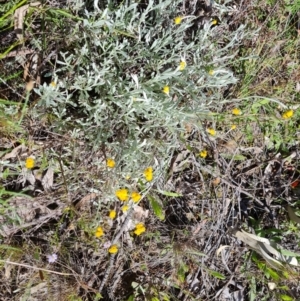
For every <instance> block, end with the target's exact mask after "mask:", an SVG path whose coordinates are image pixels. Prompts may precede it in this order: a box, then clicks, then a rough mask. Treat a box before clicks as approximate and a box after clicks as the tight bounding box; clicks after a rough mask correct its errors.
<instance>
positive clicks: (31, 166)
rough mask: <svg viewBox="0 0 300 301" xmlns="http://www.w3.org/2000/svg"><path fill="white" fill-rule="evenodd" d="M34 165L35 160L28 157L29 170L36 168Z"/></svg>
mask: <svg viewBox="0 0 300 301" xmlns="http://www.w3.org/2000/svg"><path fill="white" fill-rule="evenodd" d="M34 165H35V161H34V159H33V158H31V157H28V158H27V159H26V161H25V167H26V168H27V169H32V168H33V167H34Z"/></svg>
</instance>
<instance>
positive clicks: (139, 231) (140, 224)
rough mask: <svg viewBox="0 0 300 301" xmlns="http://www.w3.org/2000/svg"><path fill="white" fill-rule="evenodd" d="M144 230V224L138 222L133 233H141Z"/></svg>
mask: <svg viewBox="0 0 300 301" xmlns="http://www.w3.org/2000/svg"><path fill="white" fill-rule="evenodd" d="M145 231H146V228H145V225H144V224H143V223H138V224H137V225H136V226H135V230H134V234H136V235H141V234H142V233H144V232H145Z"/></svg>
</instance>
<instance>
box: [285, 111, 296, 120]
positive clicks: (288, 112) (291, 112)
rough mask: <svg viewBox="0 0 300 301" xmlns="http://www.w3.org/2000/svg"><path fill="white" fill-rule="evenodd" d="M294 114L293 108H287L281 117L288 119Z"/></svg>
mask: <svg viewBox="0 0 300 301" xmlns="http://www.w3.org/2000/svg"><path fill="white" fill-rule="evenodd" d="M293 115H294V111H293V110H288V111H285V112H284V113H283V114H282V118H283V119H290V118H292V117H293Z"/></svg>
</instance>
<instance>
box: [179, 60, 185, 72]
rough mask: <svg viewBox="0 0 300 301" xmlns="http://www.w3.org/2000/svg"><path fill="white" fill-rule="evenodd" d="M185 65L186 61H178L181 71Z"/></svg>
mask: <svg viewBox="0 0 300 301" xmlns="http://www.w3.org/2000/svg"><path fill="white" fill-rule="evenodd" d="M185 67H186V61H181V62H180V63H179V70H180V71H182V70H184V69H185Z"/></svg>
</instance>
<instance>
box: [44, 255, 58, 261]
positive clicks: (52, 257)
mask: <svg viewBox="0 0 300 301" xmlns="http://www.w3.org/2000/svg"><path fill="white" fill-rule="evenodd" d="M46 257H47V259H48V262H49V263H53V262H55V261H56V260H57V255H56V254H55V253H53V254H51V255H47V256H46Z"/></svg>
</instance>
